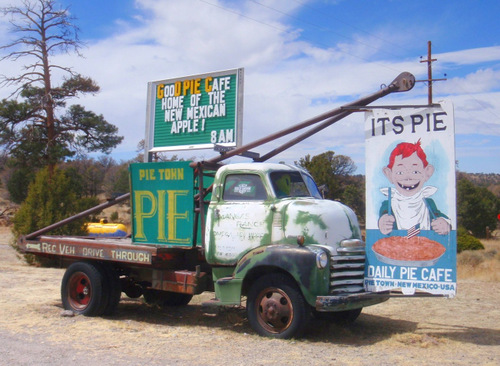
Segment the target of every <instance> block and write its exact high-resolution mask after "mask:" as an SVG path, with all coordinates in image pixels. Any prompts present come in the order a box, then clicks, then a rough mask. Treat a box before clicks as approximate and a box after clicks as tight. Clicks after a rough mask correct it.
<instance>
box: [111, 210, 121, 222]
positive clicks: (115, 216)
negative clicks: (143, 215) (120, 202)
mask: <svg viewBox="0 0 500 366" xmlns="http://www.w3.org/2000/svg"><path fill="white" fill-rule="evenodd" d="M119 218H120V215H119V214H118V211H114V212H113V213H112V214H111V216H110V217H109V219H110V221H111V222H117V221H118V219H119Z"/></svg>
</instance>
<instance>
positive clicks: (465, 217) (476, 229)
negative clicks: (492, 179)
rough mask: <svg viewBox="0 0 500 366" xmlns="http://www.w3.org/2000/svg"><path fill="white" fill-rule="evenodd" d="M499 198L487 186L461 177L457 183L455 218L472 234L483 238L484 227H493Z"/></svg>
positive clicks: (499, 207)
mask: <svg viewBox="0 0 500 366" xmlns="http://www.w3.org/2000/svg"><path fill="white" fill-rule="evenodd" d="M499 210H500V200H499V199H498V198H496V197H495V195H494V194H493V193H491V192H490V191H489V190H488V189H487V188H484V187H478V186H475V185H474V184H473V183H471V182H470V181H469V180H467V179H465V178H462V179H459V181H458V183H457V219H458V225H459V226H463V227H465V228H466V229H467V230H470V231H471V232H472V233H473V234H474V236H476V237H479V238H483V237H485V235H486V227H487V226H488V227H489V228H490V229H494V228H495V227H496V224H497V214H498V212H499Z"/></svg>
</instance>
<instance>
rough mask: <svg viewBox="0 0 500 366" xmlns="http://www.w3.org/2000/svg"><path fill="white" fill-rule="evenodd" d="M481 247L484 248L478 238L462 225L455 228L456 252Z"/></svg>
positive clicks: (479, 248)
mask: <svg viewBox="0 0 500 366" xmlns="http://www.w3.org/2000/svg"><path fill="white" fill-rule="evenodd" d="M481 249H484V246H483V244H482V243H481V242H480V241H479V239H477V238H475V237H474V236H472V235H470V234H469V233H468V232H467V229H465V228H464V227H462V226H459V227H458V230H457V252H458V253H460V252H462V251H464V250H481Z"/></svg>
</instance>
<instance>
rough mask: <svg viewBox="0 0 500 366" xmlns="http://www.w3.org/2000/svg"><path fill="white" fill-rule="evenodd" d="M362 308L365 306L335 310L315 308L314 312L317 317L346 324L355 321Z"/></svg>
mask: <svg viewBox="0 0 500 366" xmlns="http://www.w3.org/2000/svg"><path fill="white" fill-rule="evenodd" d="M362 310H363V308H359V309H352V310H343V311H333V312H323V311H316V310H314V312H313V314H314V317H315V318H316V319H320V320H328V321H331V322H333V323H336V324H339V325H346V324H352V323H354V321H355V320H356V319H357V318H358V316H359V314H361V311H362Z"/></svg>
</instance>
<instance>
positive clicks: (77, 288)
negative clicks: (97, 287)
mask: <svg viewBox="0 0 500 366" xmlns="http://www.w3.org/2000/svg"><path fill="white" fill-rule="evenodd" d="M91 298H92V286H91V284H90V279H89V278H88V276H87V275H86V274H85V273H82V272H77V273H74V274H73V275H72V276H71V278H70V280H69V289H68V300H69V303H70V305H71V307H72V308H73V309H75V310H78V311H81V310H84V309H85V308H86V307H87V306H88V305H89V302H90V300H91Z"/></svg>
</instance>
